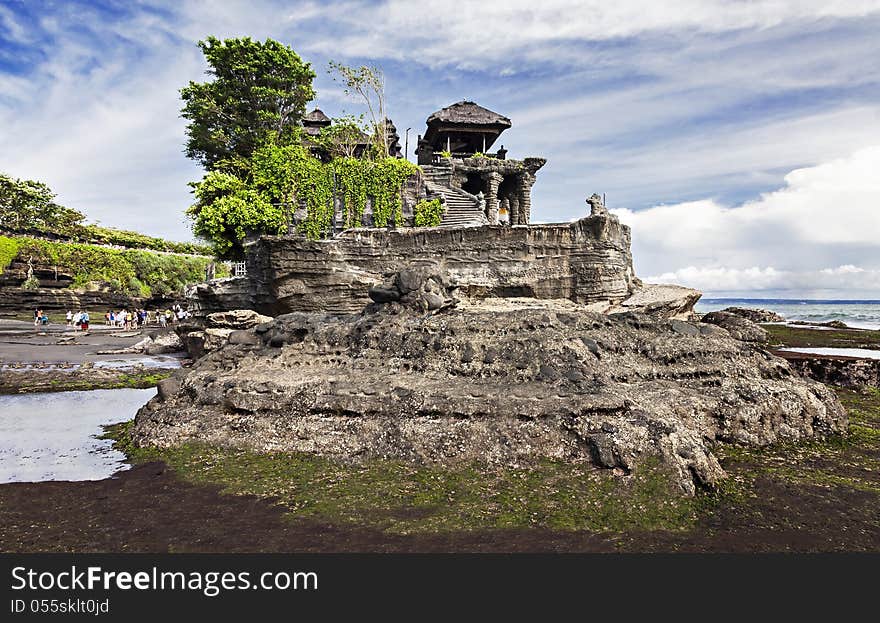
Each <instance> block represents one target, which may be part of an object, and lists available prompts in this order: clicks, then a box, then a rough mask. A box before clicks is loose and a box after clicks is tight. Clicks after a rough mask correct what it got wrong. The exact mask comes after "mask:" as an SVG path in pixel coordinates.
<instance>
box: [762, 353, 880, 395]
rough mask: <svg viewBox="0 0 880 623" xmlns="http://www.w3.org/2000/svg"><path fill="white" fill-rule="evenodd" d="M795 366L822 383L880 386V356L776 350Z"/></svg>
mask: <svg viewBox="0 0 880 623" xmlns="http://www.w3.org/2000/svg"><path fill="white" fill-rule="evenodd" d="M774 354H776V355H778V356H779V357H782V358H784V359H785V360H786V361H787V362H788V365H790V366H791V368H792V369H793V370H796V371H797V372H798V373H800V374H802V375H803V376H806V377H808V378H811V379H815V380H817V381H819V382H820V383H828V384H829V385H838V386H841V387H851V388H854V389H862V388H865V387H880V360H878V359H866V358H863V357H847V356H841V355H816V354H813V353H798V352H791V351H774Z"/></svg>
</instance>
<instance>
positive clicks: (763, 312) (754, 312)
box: [721, 307, 785, 322]
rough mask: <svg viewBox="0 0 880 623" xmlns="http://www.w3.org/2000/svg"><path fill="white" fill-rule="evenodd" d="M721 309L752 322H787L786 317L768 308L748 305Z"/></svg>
mask: <svg viewBox="0 0 880 623" xmlns="http://www.w3.org/2000/svg"><path fill="white" fill-rule="evenodd" d="M721 311H723V312H725V313H728V314H734V315H736V316H739V317H740V318H745V319H746V320H751V321H752V322H785V318H784V317H782V316H780V315H779V314H777V313H776V312H772V311H770V310H767V309H751V308H748V307H726V308H724V309H722V310H721Z"/></svg>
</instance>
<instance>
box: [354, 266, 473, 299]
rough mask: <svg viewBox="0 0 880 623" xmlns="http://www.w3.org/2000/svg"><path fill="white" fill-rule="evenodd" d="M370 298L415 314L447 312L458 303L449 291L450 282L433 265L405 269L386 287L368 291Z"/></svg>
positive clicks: (395, 275)
mask: <svg viewBox="0 0 880 623" xmlns="http://www.w3.org/2000/svg"><path fill="white" fill-rule="evenodd" d="M369 296H370V298H371V299H372V300H373V301H375V302H376V303H380V304H382V303H398V304H400V305H403V306H404V307H409V308H410V309H415V310H417V311H436V310H440V309H446V308H449V307H454V306H455V305H456V303H457V302H458V301H457V299H455V297H453V296H452V293H451V291H450V285H449V279H448V278H447V277H446V274H445V273H444V272H443V270H442V269H441V268H440V266H439V264H438V263H436V262H430V263H427V264H424V265H412V266H408V267H406V268H404V269H403V270H401V271H400V272H398V273H395V274H394V275H393V276H392V277H391V278H390V279H389V280H388V282H387V283H383V284H382V285H380V286H373V287H372V288H370V290H369Z"/></svg>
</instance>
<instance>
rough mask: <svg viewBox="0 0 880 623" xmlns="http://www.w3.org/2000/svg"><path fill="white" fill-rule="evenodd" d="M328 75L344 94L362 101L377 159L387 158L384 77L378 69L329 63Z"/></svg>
mask: <svg viewBox="0 0 880 623" xmlns="http://www.w3.org/2000/svg"><path fill="white" fill-rule="evenodd" d="M330 74H331V75H333V79H334V80H336V81H338V82H341V83H342V84H343V86H344V90H345V94H346V95H349V96H351V97H354V98H358V99H360V100H362V101H363V103H364V105H365V106H366V107H367V112H368V113H369V115H370V129H371V131H372V132H371V135H372V139H373V144H374V145H375V146H376V149H377V151H378V152H379V153H378V157H379V158H387V157H388V154H389V145H388V130H387V127H386V125H387V119H388V115H387V111H386V107H385V75H384V74H383V73H382V70H381V69H379V68H378V67H369V66H367V65H361V66H360V67H350V66H348V65H343V64H342V63H337V62H335V61H330Z"/></svg>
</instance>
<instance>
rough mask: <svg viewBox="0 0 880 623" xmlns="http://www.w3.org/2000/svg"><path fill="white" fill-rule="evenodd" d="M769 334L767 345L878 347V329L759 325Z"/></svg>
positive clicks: (879, 343) (879, 338) (879, 342)
mask: <svg viewBox="0 0 880 623" xmlns="http://www.w3.org/2000/svg"><path fill="white" fill-rule="evenodd" d="M761 326H762V327H764V328H765V329H766V330H767V332H768V333H769V334H770V339H769V341H768V345H770V346H790V347H804V346H811V347H832V348H880V331H869V330H862V329H827V330H825V329H810V328H803V327H793V326H791V325H777V324H764V325H761Z"/></svg>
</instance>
